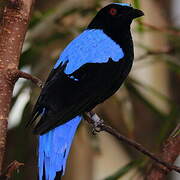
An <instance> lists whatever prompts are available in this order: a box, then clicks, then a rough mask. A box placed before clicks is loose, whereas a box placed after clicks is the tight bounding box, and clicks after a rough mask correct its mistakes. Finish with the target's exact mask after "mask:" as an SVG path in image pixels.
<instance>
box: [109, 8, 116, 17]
mask: <svg viewBox="0 0 180 180" xmlns="http://www.w3.org/2000/svg"><path fill="white" fill-rule="evenodd" d="M109 14H111V15H112V16H115V15H116V14H117V9H115V8H111V9H110V10H109Z"/></svg>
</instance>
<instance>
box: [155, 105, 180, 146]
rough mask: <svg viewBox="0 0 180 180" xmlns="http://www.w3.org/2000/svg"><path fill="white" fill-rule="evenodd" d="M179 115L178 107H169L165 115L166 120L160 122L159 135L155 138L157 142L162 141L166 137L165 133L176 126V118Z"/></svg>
mask: <svg viewBox="0 0 180 180" xmlns="http://www.w3.org/2000/svg"><path fill="white" fill-rule="evenodd" d="M179 116H180V109H179V108H178V107H173V108H171V112H170V113H169V115H168V116H167V117H166V120H165V121H164V123H163V124H162V127H161V129H160V131H159V136H158V138H157V143H158V144H161V143H162V141H163V140H164V139H165V138H166V136H167V134H168V133H170V131H171V130H172V129H174V127H175V126H176V120H177V119H178V118H179Z"/></svg>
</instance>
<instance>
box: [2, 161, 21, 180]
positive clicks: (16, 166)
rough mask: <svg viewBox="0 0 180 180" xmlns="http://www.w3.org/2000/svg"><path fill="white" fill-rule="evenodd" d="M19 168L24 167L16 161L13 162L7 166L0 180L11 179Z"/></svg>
mask: <svg viewBox="0 0 180 180" xmlns="http://www.w3.org/2000/svg"><path fill="white" fill-rule="evenodd" d="M21 166H24V163H20V162H18V161H16V160H15V161H13V162H12V163H10V164H9V165H8V167H7V168H6V170H5V171H4V172H3V173H2V175H1V176H0V180H8V179H10V178H11V176H12V174H13V172H14V171H16V170H18V169H19V168H20V167H21Z"/></svg>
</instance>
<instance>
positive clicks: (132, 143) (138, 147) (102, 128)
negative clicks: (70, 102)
mask: <svg viewBox="0 0 180 180" xmlns="http://www.w3.org/2000/svg"><path fill="white" fill-rule="evenodd" d="M93 116H96V117H98V116H97V115H96V114H95V113H93V112H90V113H87V114H85V115H84V118H85V119H86V120H87V121H88V123H90V124H91V125H92V126H93V127H94V130H95V131H96V132H101V131H106V132H108V133H109V134H111V135H113V136H115V137H116V138H117V139H118V140H120V141H123V142H125V143H126V144H128V145H130V146H132V147H134V148H135V149H136V150H138V151H140V152H141V153H143V154H145V155H146V156H148V157H149V158H151V159H152V160H154V161H155V162H157V163H159V164H161V165H163V166H164V167H166V168H167V169H169V170H174V171H176V172H178V173H180V168H179V167H177V166H174V165H172V164H169V163H167V162H165V161H163V160H161V159H159V158H158V157H156V156H155V155H154V154H153V153H151V152H149V151H148V150H147V149H145V148H144V147H143V146H142V145H141V144H139V143H137V142H135V141H134V140H131V139H129V138H127V137H125V136H123V135H121V134H120V133H119V132H118V131H117V130H115V129H113V128H112V127H111V126H108V125H106V124H104V123H103V121H102V120H101V121H99V120H98V121H99V122H100V123H99V124H98V125H97V122H96V119H97V118H96V119H94V118H93ZM99 119H100V118H99Z"/></svg>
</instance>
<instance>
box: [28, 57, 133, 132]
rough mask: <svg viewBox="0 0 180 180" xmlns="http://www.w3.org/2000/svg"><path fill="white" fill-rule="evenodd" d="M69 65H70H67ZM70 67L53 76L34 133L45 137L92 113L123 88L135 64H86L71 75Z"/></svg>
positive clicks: (34, 115) (37, 108) (39, 102)
mask: <svg viewBox="0 0 180 180" xmlns="http://www.w3.org/2000/svg"><path fill="white" fill-rule="evenodd" d="M67 63H68V62H67ZM66 65H67V64H65V65H60V66H59V67H58V68H57V69H53V70H52V72H51V73H50V75H49V77H48V79H47V81H46V83H45V86H44V88H43V89H42V92H41V94H40V96H39V98H38V100H37V103H36V105H35V107H34V110H33V113H32V120H31V121H30V123H32V122H34V121H35V120H36V118H37V117H38V116H39V115H40V114H42V116H41V119H40V120H39V122H37V123H36V125H35V129H34V132H35V133H37V134H43V133H45V132H47V131H49V130H51V129H53V128H55V127H57V126H58V125H61V124H63V123H65V122H67V121H69V120H71V119H72V118H74V117H75V116H77V115H80V114H82V113H84V112H88V111H90V110H91V109H92V108H94V107H95V106H96V105H97V104H99V103H101V102H103V101H104V100H105V99H107V98H108V97H109V96H111V95H112V94H114V92H115V91H116V90H117V89H118V88H119V87H120V85H121V84H122V82H123V81H124V79H125V78H126V76H127V74H128V73H129V71H130V68H131V65H132V64H131V63H129V62H127V61H125V60H124V59H121V60H120V61H119V62H114V61H113V60H112V59H109V61H108V62H107V63H86V64H84V65H83V66H81V67H80V68H79V69H78V70H76V71H75V72H73V73H72V74H70V75H67V74H65V73H64V69H65V67H66Z"/></svg>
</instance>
